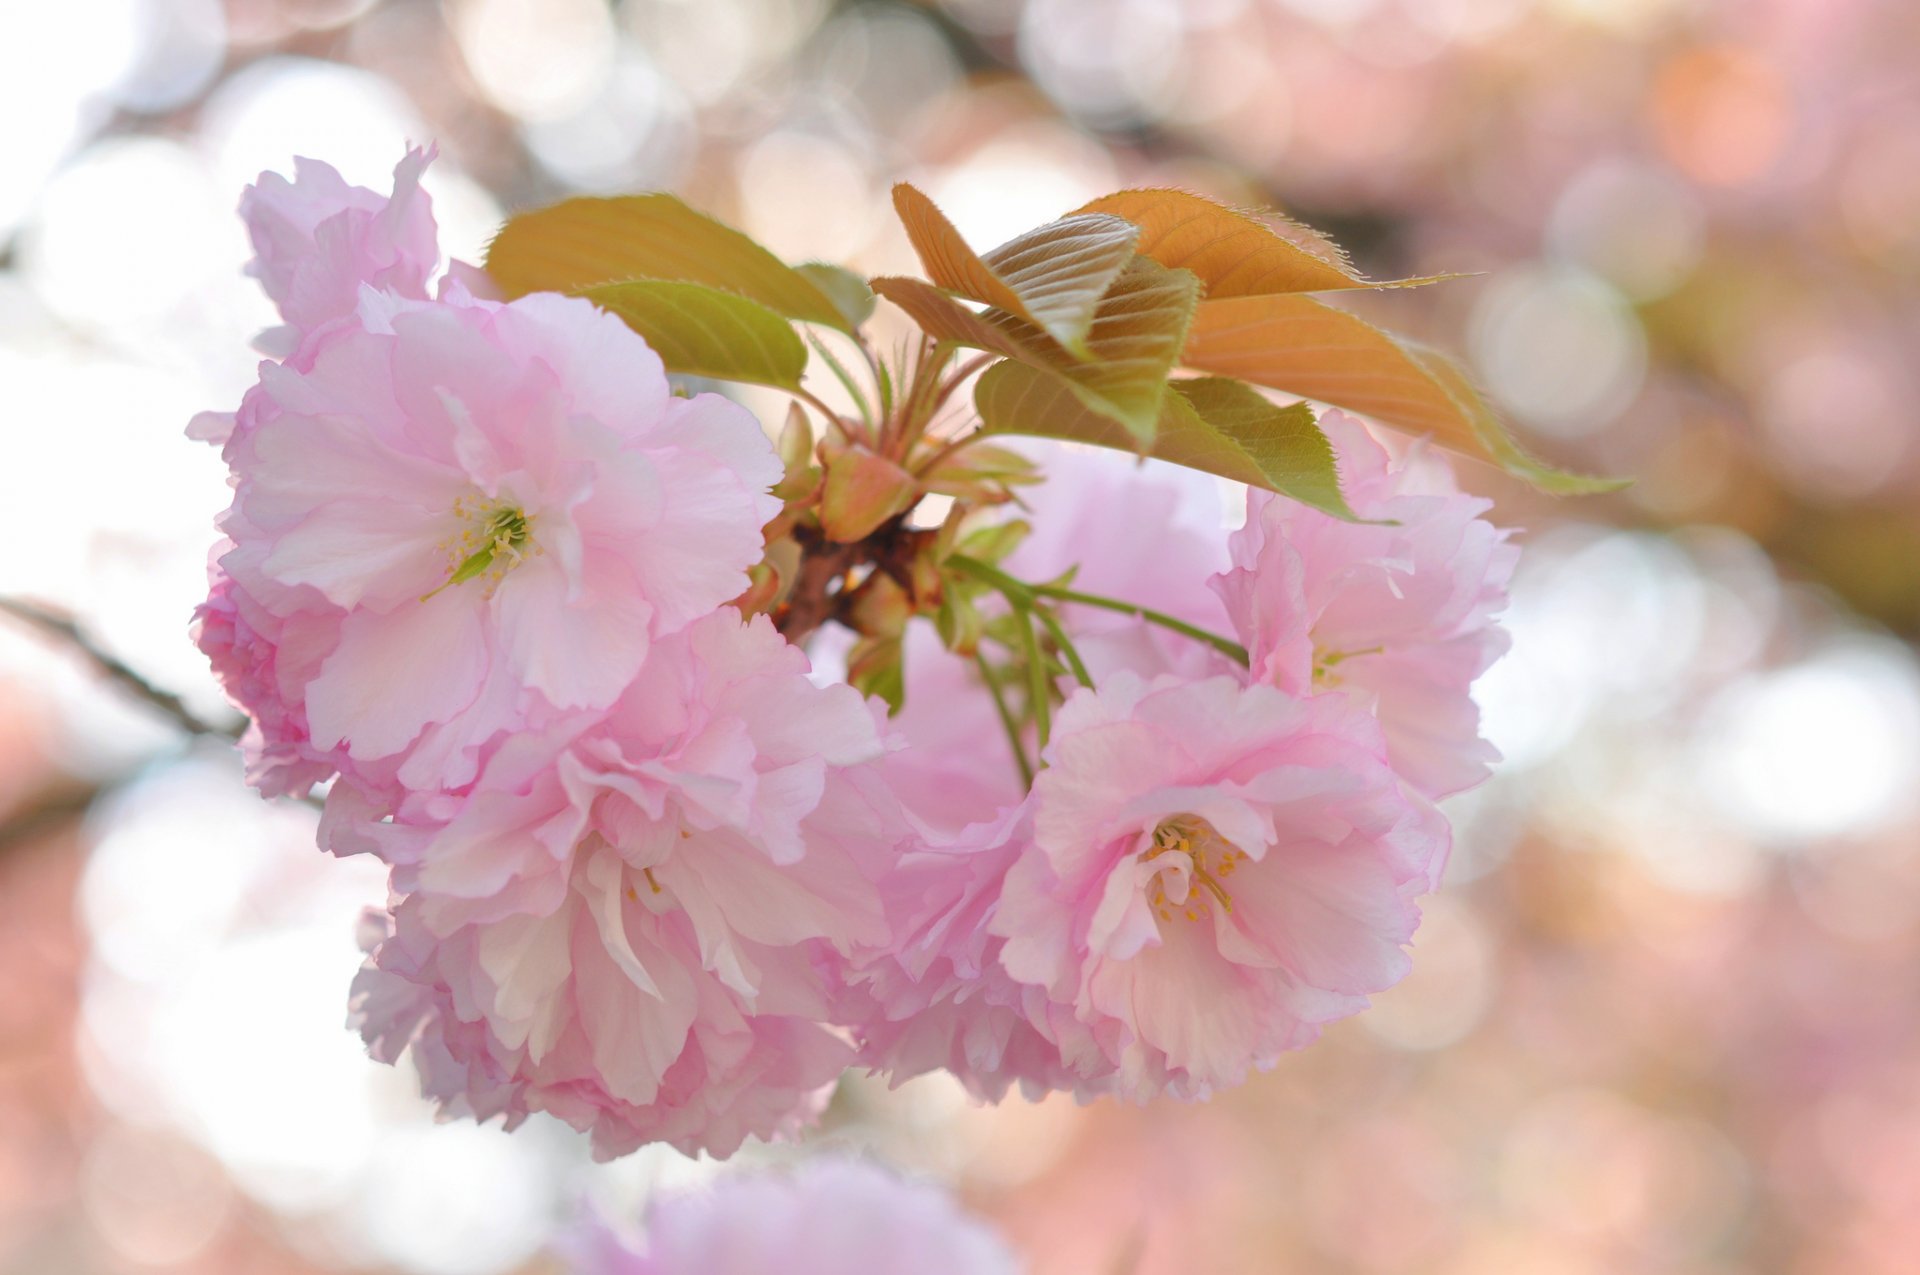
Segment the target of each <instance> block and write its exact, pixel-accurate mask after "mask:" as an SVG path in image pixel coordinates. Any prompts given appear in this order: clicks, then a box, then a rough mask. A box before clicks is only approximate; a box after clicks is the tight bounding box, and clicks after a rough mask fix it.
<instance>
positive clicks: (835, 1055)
mask: <svg viewBox="0 0 1920 1275" xmlns="http://www.w3.org/2000/svg"><path fill="white" fill-rule="evenodd" d="M884 747H885V741H884V738H883V735H882V729H881V721H880V719H879V717H878V714H877V709H876V706H875V705H874V704H872V703H869V702H867V701H864V700H862V698H861V697H860V696H859V695H858V694H857V693H855V692H854V691H853V690H852V689H850V688H848V687H846V686H830V687H820V686H816V685H814V684H813V683H812V682H811V681H810V680H809V679H808V677H807V663H806V658H805V656H804V655H802V654H801V653H800V651H799V650H798V649H797V648H795V647H793V646H791V645H789V644H788V643H787V642H786V641H785V640H784V639H783V638H781V637H780V635H779V634H778V633H777V632H775V631H774V629H773V626H772V625H771V624H770V623H769V622H768V621H767V620H766V618H765V617H759V618H757V619H755V620H752V621H748V622H743V621H742V620H741V619H740V617H739V615H738V614H737V613H736V612H734V611H733V610H731V609H730V608H728V609H723V610H719V611H716V612H714V613H712V614H710V615H708V616H706V617H703V618H702V619H700V620H698V621H696V622H695V623H694V624H692V625H691V626H689V627H688V628H687V629H685V630H683V631H681V632H680V633H676V634H672V635H669V636H668V637H666V638H664V639H662V640H660V641H659V642H657V643H656V644H655V645H654V647H653V649H652V651H651V652H650V654H649V656H648V659H647V661H646V663H645V665H644V666H643V667H642V669H641V671H640V673H639V675H638V677H637V678H636V679H635V680H634V682H633V684H632V685H631V686H630V687H629V688H628V689H627V691H626V692H625V694H623V695H622V697H621V698H620V699H619V700H618V701H617V702H616V703H615V704H614V705H613V706H612V708H611V709H610V710H609V711H607V712H606V713H604V714H602V715H599V716H597V717H595V718H593V719H591V720H590V721H588V722H587V723H586V724H584V725H582V726H579V727H578V728H572V727H570V728H569V729H568V730H564V731H555V732H550V733H548V734H546V735H533V734H530V735H525V736H520V737H516V738H515V739H513V740H511V741H509V742H508V744H507V745H505V746H503V747H501V748H500V749H499V750H498V751H496V752H495V753H494V754H493V755H492V756H491V758H490V759H489V762H488V765H487V766H486V768H485V769H484V770H483V771H482V773H481V775H480V777H479V779H478V781H477V783H476V784H475V785H474V787H473V788H472V790H471V791H470V792H468V793H466V794H464V795H463V796H462V797H461V798H460V799H459V801H460V808H459V810H458V811H457V813H455V814H454V815H453V816H452V817H451V818H450V819H447V820H446V821H444V822H433V821H430V820H424V819H417V818H414V817H412V814H411V812H410V811H409V810H407V809H404V808H403V809H402V810H401V811H400V813H399V814H398V815H397V816H396V817H395V818H392V819H390V820H388V819H382V818H380V817H379V815H380V813H381V812H380V810H379V808H378V807H374V806H362V805H358V804H357V803H359V802H361V800H362V799H361V798H360V797H359V796H358V795H357V794H356V793H354V792H353V790H351V789H342V790H336V794H334V795H332V796H330V798H329V807H330V810H329V814H330V818H332V817H337V821H338V826H336V827H335V828H333V830H332V835H333V837H334V838H335V839H336V840H340V841H343V842H345V843H346V845H347V848H360V849H367V850H371V851H373V852H374V853H377V854H379V855H381V856H382V857H384V858H386V859H387V860H388V861H389V862H391V863H393V864H394V879H395V882H396V885H397V886H398V887H399V888H400V889H401V890H402V891H404V892H405V895H404V897H403V898H402V899H400V900H399V901H398V902H397V903H396V905H395V907H394V909H393V915H392V919H391V921H390V922H389V923H388V925H387V926H386V932H385V933H384V934H383V935H382V936H380V941H379V943H378V945H377V947H375V949H374V951H373V953H372V957H371V960H370V962H369V966H368V969H367V970H366V972H365V973H363V975H362V979H361V982H360V984H359V987H358V991H357V1001H358V1007H357V1011H356V1012H357V1015H358V1018H359V1021H360V1024H361V1030H362V1032H363V1033H364V1034H365V1035H366V1037H367V1039H368V1041H369V1043H370V1044H371V1045H372V1046H373V1047H374V1048H375V1051H376V1053H377V1054H378V1055H379V1056H382V1057H387V1058H389V1059H390V1058H391V1057H393V1056H394V1055H395V1054H396V1053H397V1052H398V1051H399V1049H400V1048H402V1047H404V1046H406V1045H408V1044H412V1045H413V1048H414V1055H415V1059H416V1061H417V1063H418V1064H419V1066H420V1070H421V1072H422V1078H423V1084H424V1087H425V1089H426V1091H427V1093H428V1095H429V1096H430V1097H433V1098H435V1099H436V1100H438V1101H439V1102H440V1103H441V1104H442V1106H443V1107H444V1108H445V1109H447V1110H448V1111H450V1112H453V1113H456V1114H462V1113H471V1114H474V1115H476V1116H479V1117H480V1118H483V1119H484V1118H487V1117H488V1116H490V1115H493V1114H504V1115H506V1116H507V1117H508V1118H509V1122H512V1121H513V1120H514V1119H517V1118H518V1117H519V1116H521V1115H524V1114H525V1113H526V1112H528V1111H548V1112H551V1113H553V1114H555V1115H557V1116H560V1117H561V1118H563V1119H565V1120H568V1121H569V1122H571V1123H573V1124H575V1125H576V1126H578V1127H580V1128H583V1129H591V1130H592V1131H593V1134H594V1145H595V1148H596V1150H597V1151H598V1152H599V1153H600V1154H603V1155H615V1154H621V1153H624V1152H626V1151H630V1150H632V1149H633V1148H634V1147H636V1146H638V1145H640V1144H641V1143H642V1142H646V1141H667V1142H671V1143H673V1144H674V1145H676V1146H679V1147H681V1148H682V1149H685V1150H689V1151H691V1150H695V1149H704V1150H707V1151H710V1152H713V1153H714V1154H719V1155H725V1154H728V1153H730V1152H731V1151H732V1150H733V1149H735V1148H736V1147H737V1146H738V1145H739V1143H740V1140H741V1139H742V1138H744V1137H746V1136H748V1135H749V1134H752V1135H757V1136H761V1137H771V1136H774V1135H777V1134H782V1133H791V1132H793V1131H795V1130H796V1129H797V1128H798V1127H799V1126H800V1125H802V1124H803V1123H805V1122H806V1121H808V1120H810V1119H811V1118H812V1116H813V1115H814V1114H816V1112H817V1110H818V1106H819V1102H820V1100H821V1097H822V1094H823V1091H824V1088H825V1087H826V1086H829V1085H830V1084H831V1083H832V1082H833V1080H834V1079H835V1078H836V1077H837V1076H838V1075H839V1073H840V1071H841V1070H842V1069H843V1068H844V1067H846V1066H847V1065H848V1064H849V1063H850V1062H851V1061H852V1059H853V1054H852V1051H851V1050H850V1049H849V1048H848V1047H847V1044H846V1042H845V1040H844V1039H843V1038H842V1037H841V1036H840V1035H839V1034H838V1033H837V1032H835V1031H834V1030H833V1029H832V1028H830V1027H829V1026H828V1025H827V1024H828V1023H829V1021H830V1020H831V1018H832V1006H833V1002H834V1000H835V999H836V998H837V997H838V996H839V995H841V993H842V987H843V982H842V980H843V977H844V967H845V962H846V958H847V957H848V956H849V955H850V954H851V953H852V952H853V951H854V950H855V949H857V948H861V949H866V948H873V947H880V946H884V945H885V944H886V943H887V940H888V933H889V932H888V923H887V919H886V917H885V915H884V911H883V907H882V902H881V898H880V893H879V888H878V885H877V884H876V883H877V881H878V880H879V878H880V877H881V875H882V874H883V873H884V872H885V871H886V869H887V868H888V866H889V865H890V864H891V863H892V861H893V859H894V857H895V856H896V855H897V853H898V851H899V847H900V844H901V843H902V842H903V841H904V839H905V837H906V828H905V825H904V823H903V822H902V821H901V818H900V816H899V813H898V809H897V805H896V804H895V803H894V801H893V799H892V797H891V796H890V795H889V794H888V793H887V791H886V789H885V786H884V785H883V784H882V783H881V782H880V781H879V776H878V774H877V772H876V771H875V768H874V763H875V762H876V761H877V759H878V758H879V757H880V756H881V754H882V750H883V749H884ZM336 807H338V808H339V809H336ZM356 815H357V816H359V817H358V818H356V817H355V816H356Z"/></svg>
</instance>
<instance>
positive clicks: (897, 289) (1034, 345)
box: [873, 257, 1200, 449]
mask: <svg viewBox="0 0 1920 1275" xmlns="http://www.w3.org/2000/svg"><path fill="white" fill-rule="evenodd" d="M873 286H874V290H875V291H876V292H878V293H880V295H881V296H884V297H886V298H887V299H888V300H890V301H893V302H894V303H895V304H897V305H899V306H900V307H901V308H902V309H904V310H906V311H907V313H908V314H910V315H911V316H912V317H913V319H914V321H915V322H916V323H918V324H920V326H921V327H922V328H923V329H924V330H925V331H926V332H927V333H928V334H929V335H931V336H933V337H934V338H935V339H937V340H942V341H952V342H955V343H957V344H961V345H969V346H974V347H977V348H979V349H983V350H989V351H991V352H993V353H996V354H1003V355H1005V356H1007V357H1008V358H1012V359H1017V360H1019V361H1020V362H1022V363H1027V364H1031V365H1032V366H1034V367H1038V368H1044V369H1045V370H1046V371H1048V372H1049V373H1051V374H1053V375H1054V376H1057V377H1059V378H1060V379H1061V381H1062V382H1064V383H1065V384H1066V385H1067V386H1068V388H1069V389H1070V390H1071V391H1072V393H1073V394H1074V396H1075V397H1077V398H1078V399H1079V400H1080V401H1081V402H1082V403H1084V404H1085V405H1086V407H1087V408H1088V409H1089V410H1090V411H1093V412H1096V413H1098V414H1100V415H1101V416H1104V417H1106V418H1107V419H1108V420H1111V421H1113V422H1114V423H1116V424H1118V425H1120V426H1121V427H1122V428H1124V429H1125V430H1126V431H1127V432H1128V433H1129V434H1130V435H1132V436H1133V438H1134V439H1135V440H1136V443H1137V446H1138V447H1139V448H1141V449H1144V448H1146V447H1148V446H1149V445H1150V444H1151V443H1152V442H1153V431H1154V428H1155V426H1156V423H1157V422H1158V421H1159V418H1160V400H1161V398H1162V397H1163V396H1164V393H1165V389H1166V383H1167V372H1168V369H1170V368H1171V367H1172V366H1173V363H1174V360H1175V358H1176V357H1177V356H1178V354H1179V352H1180V350H1181V348H1182V345H1183V342H1184V340H1185V337H1186V331H1187V323H1188V320H1189V317H1190V316H1191V315H1192V314H1193V309H1194V305H1195V303H1196V302H1197V301H1198V299H1199V292H1200V284H1199V280H1197V279H1195V278H1194V277H1193V275H1192V274H1190V273H1188V272H1187V271H1185V270H1169V269H1167V268H1166V267H1164V266H1162V265H1160V264H1158V263H1157V262H1154V261H1150V260H1148V259H1147V258H1144V257H1136V258H1135V259H1134V260H1133V261H1132V262H1131V263H1130V264H1129V265H1128V266H1127V268H1126V269H1125V270H1123V271H1121V273H1120V276H1119V278H1117V279H1116V280H1114V283H1113V287H1112V288H1111V289H1109V290H1108V292H1107V295H1106V296H1104V297H1102V298H1101V299H1100V305H1099V307H1098V309H1097V310H1096V311H1095V313H1094V319H1093V325H1092V327H1091V328H1089V329H1088V333H1087V350H1088V352H1089V354H1090V356H1091V357H1089V358H1088V359H1086V360H1084V361H1082V360H1077V359H1075V358H1073V357H1072V356H1071V355H1069V354H1068V353H1067V352H1066V351H1065V350H1063V349H1061V348H1060V346H1059V345H1058V344H1057V343H1056V342H1054V341H1053V340H1052V339H1051V338H1050V337H1048V336H1047V335H1046V333H1044V332H1042V331H1040V330H1039V329H1038V328H1037V327H1035V326H1034V325H1032V324H1030V323H1027V322H1026V321H1024V320H1022V319H1020V318H1018V317H1017V316H1015V315H1011V314H1008V313H1006V312H1005V311H1001V310H987V311H984V312H982V313H979V314H975V313H974V312H973V311H971V310H969V309H967V308H966V307H965V306H964V305H962V304H961V303H960V302H958V301H956V300H954V299H953V298H952V297H950V296H947V295H946V294H945V293H943V292H941V291H940V290H939V289H937V288H934V287H932V286H930V285H928V284H925V283H921V282H920V281H919V280H917V279H901V278H881V279H875V280H874V281H873Z"/></svg>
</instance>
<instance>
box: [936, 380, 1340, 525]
mask: <svg viewBox="0 0 1920 1275" xmlns="http://www.w3.org/2000/svg"><path fill="white" fill-rule="evenodd" d="M1171 389H1172V390H1173V391H1174V392H1173V393H1170V394H1168V395H1167V397H1166V401H1165V402H1164V404H1163V405H1162V408H1161V414H1160V429H1159V433H1158V435H1157V436H1156V437H1155V439H1154V444H1153V448H1152V450H1151V451H1149V452H1148V453H1147V454H1148V455H1150V456H1152V457H1154V458H1156V459H1158V460H1164V461H1169V462H1171V463H1172V464H1175V465H1185V466H1186V467H1187V468H1189V469H1198V470H1202V471H1204V472H1206V473H1209V474H1218V475H1220V476H1221V477H1222V478H1231V479H1233V480H1234V481H1236V482H1243V483H1247V484H1248V485H1250V486H1254V487H1265V488H1267V489H1268V490H1269V491H1277V492H1280V493H1281V494H1282V495H1286V496H1291V497H1292V498H1293V499H1295V500H1298V501H1301V502H1302V503H1304V504H1309V505H1312V506H1313V507H1314V508H1316V509H1320V510H1324V511H1325V512H1327V513H1329V514H1332V515H1333V516H1334V517H1336V518H1344V519H1348V520H1352V519H1353V518H1354V513H1353V510H1351V509H1350V508H1348V506H1347V502H1346V498H1345V497H1344V496H1342V495H1341V494H1340V481H1339V476H1338V474H1337V472H1336V469H1335V463H1334V453H1333V447H1332V445H1331V444H1330V443H1328V441H1327V438H1326V435H1324V434H1322V433H1321V432H1320V427H1319V425H1318V424H1316V423H1315V421H1314V419H1313V412H1312V410H1311V409H1309V408H1308V407H1307V406H1306V405H1305V404H1304V403H1296V404H1294V405H1293V406H1291V407H1279V406H1277V405H1275V404H1273V403H1269V402H1267V400H1266V399H1264V398H1262V397H1261V396H1260V394H1259V393H1258V392H1257V391H1256V390H1254V389H1253V388H1252V387H1250V386H1247V385H1243V384H1241V383H1240V382H1237V381H1228V380H1222V379H1218V378H1205V379H1200V380H1188V381H1174V382H1173V383H1172V385H1171ZM973 398H974V406H975V407H976V408H977V409H978V410H979V413H980V419H981V420H982V421H984V422H985V423H986V427H987V428H988V429H989V430H992V431H993V432H994V433H998V434H1033V435H1037V436H1040V437H1043V438H1061V439H1067V440H1069V441H1072V442H1077V443H1091V444H1093V445H1094V446H1096V447H1111V448H1114V449H1116V450H1119V451H1131V450H1133V447H1132V440H1131V438H1130V437H1129V436H1128V435H1127V434H1126V433H1124V432H1123V431H1121V430H1120V429H1118V428H1117V427H1116V426H1115V425H1114V424H1113V423H1112V422H1111V421H1108V420H1105V419H1104V418H1102V417H1100V416H1097V415H1095V414H1094V413H1092V412H1089V411H1087V410H1086V409H1085V407H1084V406H1082V405H1081V404H1080V403H1079V402H1078V401H1077V400H1076V399H1075V398H1074V397H1073V396H1072V395H1071V394H1070V393H1068V392H1066V391H1065V390H1064V388H1063V387H1062V386H1061V385H1060V383H1059V381H1058V379H1057V378H1054V377H1050V376H1048V375H1047V374H1046V373H1044V372H1040V371H1037V370H1036V369H1034V368H1029V367H1023V366H1021V365H1020V364H1018V363H996V364H995V365H994V366H992V367H990V368H988V369H987V370H986V372H985V373H984V374H983V375H982V376H981V377H980V380H979V382H978V383H977V384H976V385H975V386H974V395H973Z"/></svg>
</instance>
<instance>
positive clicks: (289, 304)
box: [240, 147, 440, 356]
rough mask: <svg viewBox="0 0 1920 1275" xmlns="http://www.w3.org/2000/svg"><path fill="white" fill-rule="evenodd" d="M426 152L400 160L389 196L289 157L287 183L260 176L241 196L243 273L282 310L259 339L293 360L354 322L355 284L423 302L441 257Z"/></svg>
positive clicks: (429, 159) (311, 162)
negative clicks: (317, 335)
mask: <svg viewBox="0 0 1920 1275" xmlns="http://www.w3.org/2000/svg"><path fill="white" fill-rule="evenodd" d="M433 158H434V150H433V148H432V147H423V148H419V149H415V150H410V151H408V152H407V154H406V157H405V158H404V159H402V160H401V161H400V163H399V164H398V165H397V166H396V167H395V168H394V170H393V194H392V195H391V196H388V195H382V194H379V193H378V192H376V191H371V190H368V189H367V188H366V187H364V186H353V185H349V184H348V183H347V182H346V180H345V179H344V178H342V177H341V176H340V174H339V173H338V172H337V171H335V169H334V168H333V167H332V166H331V165H329V164H325V163H322V162H321V161H319V160H317V159H305V158H300V159H295V160H294V161H293V172H294V177H293V180H292V181H288V180H287V179H286V178H284V177H282V176H280V174H278V173H262V174H260V177H259V180H258V181H256V182H255V183H254V184H253V185H251V186H249V187H247V189H246V192H245V193H244V194H242V195H241V197H240V216H241V219H242V220H244V221H245V222H246V223H247V233H248V235H249V236H250V237H251V238H252V240H253V251H254V256H253V260H251V261H249V262H248V263H247V273H248V274H250V275H252V276H253V277H254V278H256V279H258V280H259V281H260V287H261V289H262V290H263V291H265V292H266V294H267V296H268V297H269V298H270V299H271V300H272V301H273V303H274V305H275V306H277V307H278V308H279V310H280V317H281V318H282V319H284V320H285V321H286V325H287V326H286V327H285V328H282V329H278V330H276V331H274V332H272V333H269V334H267V335H266V336H265V337H263V338H262V341H261V345H262V348H264V349H265V350H267V351H268V352H270V353H273V354H276V355H280V356H286V355H289V354H292V353H293V352H294V350H295V348H296V347H297V346H298V344H299V343H300V341H301V340H302V339H303V338H304V337H306V336H307V335H308V334H309V333H312V332H314V331H315V330H317V329H319V328H321V327H323V326H325V325H326V324H328V323H331V322H333V321H335V320H339V319H344V318H346V317H348V316H350V315H352V314H353V312H354V310H355V309H356V308H357V307H358V306H359V304H360V289H361V287H362V285H366V286H370V287H373V288H377V289H380V290H381V291H384V292H390V293H392V294H394V295H396V296H401V297H408V298H412V299H415V300H424V299H425V298H426V296H427V280H428V278H429V277H430V276H431V275H432V273H433V269H434V266H435V265H436V264H437V263H438V261H439V258H440V246H439V239H438V230H437V228H436V227H435V225H434V221H433V201H432V200H431V199H429V198H428V197H427V194H426V192H425V191H423V190H421V189H420V176H421V174H422V173H424V172H425V171H426V168H427V165H429V164H430V163H432V162H433Z"/></svg>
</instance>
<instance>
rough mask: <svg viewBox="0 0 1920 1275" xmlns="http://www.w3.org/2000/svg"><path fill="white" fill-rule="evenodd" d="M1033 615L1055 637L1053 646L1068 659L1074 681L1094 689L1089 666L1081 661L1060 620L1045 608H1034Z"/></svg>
mask: <svg viewBox="0 0 1920 1275" xmlns="http://www.w3.org/2000/svg"><path fill="white" fill-rule="evenodd" d="M1033 614H1034V616H1035V617H1036V618H1038V619H1039V621H1040V623H1042V624H1044V625H1046V626H1047V632H1048V633H1049V634H1051V635H1052V636H1053V644H1054V645H1055V646H1057V647H1059V648H1060V654H1061V655H1063V656H1065V657H1066V660H1067V667H1068V668H1070V669H1072V670H1073V676H1074V680H1075V681H1077V682H1079V683H1080V685H1082V686H1084V687H1086V688H1087V689H1088V690H1092V689H1093V675H1092V674H1091V673H1088V672H1087V666H1086V665H1085V664H1084V663H1082V662H1081V660H1080V652H1079V651H1077V650H1075V649H1074V645H1073V642H1072V641H1071V640H1070V639H1068V637H1067V631H1066V629H1065V628H1064V627H1062V625H1061V623H1060V621H1059V619H1058V618H1057V617H1056V616H1055V615H1054V614H1053V612H1051V611H1049V610H1047V609H1046V608H1045V607H1035V608H1033Z"/></svg>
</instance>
